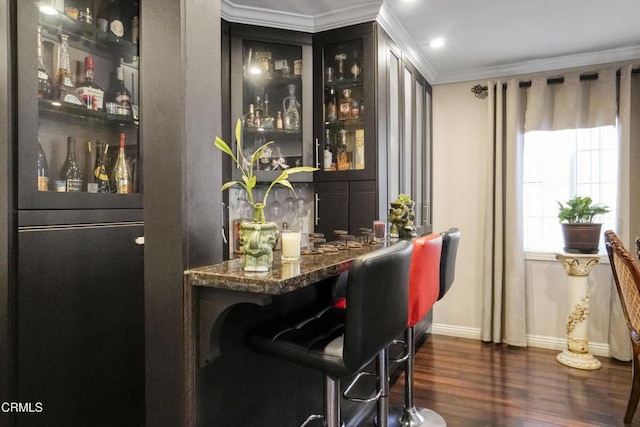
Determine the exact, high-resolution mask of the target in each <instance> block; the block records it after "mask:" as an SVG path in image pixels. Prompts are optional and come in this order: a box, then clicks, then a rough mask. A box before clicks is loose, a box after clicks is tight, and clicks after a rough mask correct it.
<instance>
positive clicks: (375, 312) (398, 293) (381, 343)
mask: <svg viewBox="0 0 640 427" xmlns="http://www.w3.org/2000/svg"><path fill="white" fill-rule="evenodd" d="M412 253H413V246H412V244H411V243H409V242H407V241H401V242H398V243H395V244H393V245H391V246H389V247H387V248H382V249H379V250H376V251H374V252H370V253H368V254H366V255H363V256H360V257H358V258H356V259H355V260H354V261H353V263H352V264H351V267H350V268H349V279H348V283H347V301H348V304H347V309H346V310H347V311H346V320H345V332H344V350H343V359H344V364H345V365H346V367H347V368H348V369H350V370H353V371H356V370H359V369H360V368H361V367H362V366H363V365H364V364H366V363H368V361H370V360H372V359H373V358H374V357H375V356H376V355H377V354H378V353H379V352H380V350H381V349H383V348H385V347H386V346H387V345H389V344H390V343H391V342H392V341H393V340H394V339H395V338H396V337H397V336H398V335H400V334H401V333H402V332H403V331H404V329H405V327H406V324H407V308H408V307H407V306H408V294H409V269H410V266H411V255H412Z"/></svg>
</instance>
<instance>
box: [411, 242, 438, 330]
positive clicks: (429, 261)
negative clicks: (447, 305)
mask: <svg viewBox="0 0 640 427" xmlns="http://www.w3.org/2000/svg"><path fill="white" fill-rule="evenodd" d="M441 253H442V236H441V235H440V234H436V233H431V234H427V235H425V236H421V237H419V238H417V239H415V240H414V241H413V256H412V258H411V269H410V273H409V317H408V320H407V327H412V326H415V325H416V323H418V322H419V321H420V319H422V318H423V317H424V316H425V315H426V314H427V313H428V312H429V310H431V307H433V304H435V302H436V301H437V300H438V294H439V292H440V255H441Z"/></svg>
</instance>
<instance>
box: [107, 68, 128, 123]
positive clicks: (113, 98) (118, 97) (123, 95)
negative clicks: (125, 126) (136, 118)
mask: <svg viewBox="0 0 640 427" xmlns="http://www.w3.org/2000/svg"><path fill="white" fill-rule="evenodd" d="M107 101H108V102H115V104H116V114H118V115H119V116H126V117H131V92H129V90H128V89H127V88H126V86H125V85H124V69H123V68H122V67H118V68H116V82H115V83H114V84H113V86H112V87H111V89H110V90H109V96H108V97H107Z"/></svg>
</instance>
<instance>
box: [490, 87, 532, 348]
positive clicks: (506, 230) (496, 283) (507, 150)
mask: <svg viewBox="0 0 640 427" xmlns="http://www.w3.org/2000/svg"><path fill="white" fill-rule="evenodd" d="M488 88H489V103H488V114H489V123H490V124H491V126H489V132H490V135H489V141H491V143H492V148H493V156H491V157H490V160H489V164H488V165H487V176H489V177H492V178H493V179H489V180H487V183H488V184H487V189H486V200H488V201H490V202H489V203H487V205H486V209H485V212H484V217H483V218H482V221H483V223H484V239H483V242H484V250H483V274H482V283H483V290H482V328H481V338H482V341H485V342H492V341H493V342H496V343H506V344H510V345H515V346H526V344H527V340H526V304H525V295H526V292H525V282H524V278H525V274H524V250H523V243H522V242H523V235H524V234H523V228H522V153H523V149H524V142H523V136H524V106H525V101H526V97H525V92H524V91H523V90H521V89H520V87H519V82H518V81H517V80H509V81H508V82H507V84H506V87H505V86H504V85H503V83H502V82H501V81H491V82H488Z"/></svg>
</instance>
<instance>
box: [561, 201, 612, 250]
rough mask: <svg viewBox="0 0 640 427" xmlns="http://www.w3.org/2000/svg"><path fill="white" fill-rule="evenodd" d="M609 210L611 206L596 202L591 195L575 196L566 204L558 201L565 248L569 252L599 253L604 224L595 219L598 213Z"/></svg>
mask: <svg viewBox="0 0 640 427" xmlns="http://www.w3.org/2000/svg"><path fill="white" fill-rule="evenodd" d="M607 212H609V206H605V205H603V204H594V203H593V200H591V197H589V196H586V197H581V196H575V197H573V198H572V199H570V200H568V201H567V202H566V205H565V204H563V203H560V202H558V219H559V220H560V222H561V223H562V235H563V237H564V250H565V251H566V252H569V253H583V254H597V253H598V243H599V242H600V231H601V229H602V224H601V223H594V222H593V221H594V218H595V217H596V216H597V215H602V214H605V213H607Z"/></svg>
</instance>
